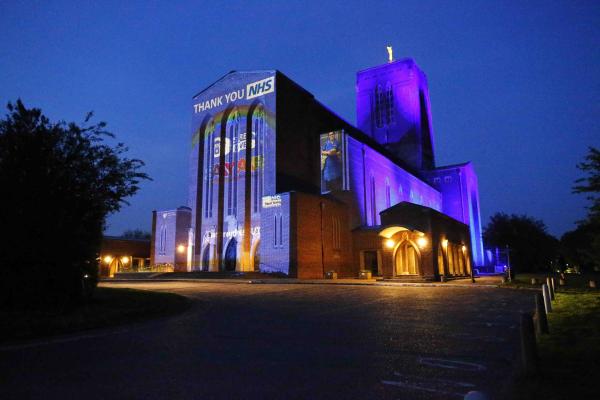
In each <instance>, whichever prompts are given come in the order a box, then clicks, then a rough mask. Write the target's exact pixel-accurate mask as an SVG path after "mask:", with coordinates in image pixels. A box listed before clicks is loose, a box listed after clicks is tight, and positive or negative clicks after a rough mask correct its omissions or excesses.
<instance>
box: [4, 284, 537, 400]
mask: <svg viewBox="0 0 600 400" xmlns="http://www.w3.org/2000/svg"><path fill="white" fill-rule="evenodd" d="M105 285H107V286H111V287H115V286H119V287H125V286H126V287H135V288H140V289H150V290H164V291H170V292H176V293H180V294H183V295H186V296H189V297H190V298H192V299H193V300H194V305H193V307H192V308H191V309H190V310H189V311H187V312H186V313H184V314H180V315H178V316H175V317H170V318H166V319H161V320H155V321H151V322H146V323H141V324H136V325H130V326H124V327H121V328H116V329H111V330H104V331H93V332H88V333H85V334H82V335H74V336H66V337H61V338H56V339H52V340H48V341H44V342H41V343H33V344H28V345H22V346H10V347H6V346H5V347H3V348H0V397H1V398H3V399H28V398H39V399H64V398H66V399H79V398H84V397H85V398H89V399H164V398H169V399H179V398H182V399H248V398H250V399H452V398H454V399H460V398H462V397H463V396H464V394H465V393H467V392H468V391H470V390H482V391H484V392H486V393H487V394H488V395H489V396H490V398H491V399H502V398H505V394H504V392H503V390H505V389H506V387H507V386H508V383H510V381H511V378H512V375H513V373H514V365H515V363H516V359H517V350H518V318H519V312H521V311H530V309H531V308H532V307H533V296H532V295H531V293H524V292H520V291H513V290H504V289H494V288H473V289H467V288H462V287H427V288H423V287H387V286H344V285H294V284H285V285H275V284H269V285H261V284H227V283H219V282H211V283H198V282H156V283H147V282H142V283H131V282H128V283H112V284H105Z"/></svg>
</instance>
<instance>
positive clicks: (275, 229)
mask: <svg viewBox="0 0 600 400" xmlns="http://www.w3.org/2000/svg"><path fill="white" fill-rule="evenodd" d="M273 221H274V222H273V225H274V228H273V229H274V231H275V234H274V235H273V247H274V248H277V215H273Z"/></svg>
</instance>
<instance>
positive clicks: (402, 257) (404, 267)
mask: <svg viewBox="0 0 600 400" xmlns="http://www.w3.org/2000/svg"><path fill="white" fill-rule="evenodd" d="M420 261H421V254H420V253H419V250H417V247H416V246H415V244H414V243H412V242H410V241H408V240H405V241H404V242H402V243H400V245H399V246H398V248H397V250H396V256H395V257H394V262H395V264H396V265H395V267H396V275H418V274H419V270H420Z"/></svg>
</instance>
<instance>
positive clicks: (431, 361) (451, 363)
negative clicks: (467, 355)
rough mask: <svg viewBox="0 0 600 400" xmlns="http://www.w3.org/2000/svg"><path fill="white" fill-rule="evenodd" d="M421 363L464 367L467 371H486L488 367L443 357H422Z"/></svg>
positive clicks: (452, 367) (446, 366) (434, 365)
mask: <svg viewBox="0 0 600 400" xmlns="http://www.w3.org/2000/svg"><path fill="white" fill-rule="evenodd" d="M419 363H421V364H423V365H427V366H429V367H437V368H446V369H462V370H465V371H485V370H486V369H487V368H486V367H485V366H484V365H481V364H476V363H470V362H465V361H457V360H446V359H443V358H421V357H419Z"/></svg>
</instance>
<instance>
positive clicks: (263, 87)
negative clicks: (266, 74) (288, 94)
mask: <svg viewBox="0 0 600 400" xmlns="http://www.w3.org/2000/svg"><path fill="white" fill-rule="evenodd" d="M273 91H275V77H274V76H272V77H270V78H267V79H263V80H261V81H256V82H253V83H249V84H248V85H246V93H247V95H246V99H247V100H249V99H253V98H255V97H259V96H262V95H264V94H267V93H272V92H273Z"/></svg>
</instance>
